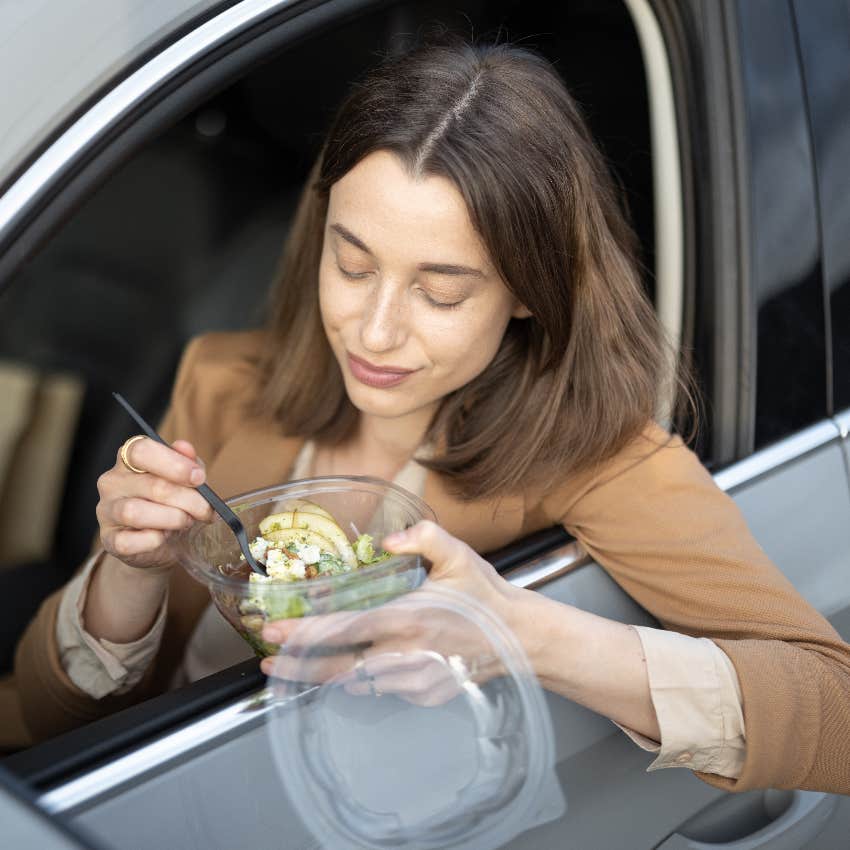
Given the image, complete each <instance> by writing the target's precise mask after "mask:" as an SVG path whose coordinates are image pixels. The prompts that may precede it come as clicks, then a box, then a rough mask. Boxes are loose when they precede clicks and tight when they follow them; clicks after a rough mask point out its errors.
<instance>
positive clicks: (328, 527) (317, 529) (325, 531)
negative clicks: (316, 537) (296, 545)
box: [260, 511, 357, 569]
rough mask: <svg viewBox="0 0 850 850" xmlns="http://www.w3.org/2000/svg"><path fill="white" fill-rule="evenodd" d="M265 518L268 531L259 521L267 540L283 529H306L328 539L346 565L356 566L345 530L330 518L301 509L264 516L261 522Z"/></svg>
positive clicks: (272, 538) (354, 556) (355, 558)
mask: <svg viewBox="0 0 850 850" xmlns="http://www.w3.org/2000/svg"><path fill="white" fill-rule="evenodd" d="M267 520H269V522H268V523H267V528H269V532H264V531H263V523H260V531H263V536H264V537H265V538H267V539H268V540H274V539H275V538H274V537H273V536H272V535H274V534H278V533H279V532H280V531H283V530H285V529H290V528H291V529H296V528H298V529H306V530H308V531H312V532H314V533H316V534H320V535H321V536H322V537H326V538H327V539H328V540H330V541H331V543H332V544H333V548H334V549H336V551H337V553H338V554H339V557H340V558H341V559H342V562H343V563H344V564H345V565H346V566H347V567H349V568H351V569H355V568H356V567H357V557H356V555H355V554H354V549H353V548H352V546H351V543H349V542H348V538H347V537H346V536H345V532H344V531H343V530H342V529H341V528H340V527H339V526H338V525H337V524H336V523H335V522H334V521H333V520H332V519H328V518H327V517H323V516H319V515H318V514H309V513H302V512H301V511H286V512H284V513H282V514H273V515H272V516H270V517H266V519H265V520H263V522H266V521H267ZM331 551H333V549H332V550H331Z"/></svg>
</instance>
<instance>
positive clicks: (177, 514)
mask: <svg viewBox="0 0 850 850" xmlns="http://www.w3.org/2000/svg"><path fill="white" fill-rule="evenodd" d="M109 519H110V520H111V521H112V524H113V525H116V526H121V527H124V528H134V529H155V530H158V531H179V530H181V529H183V528H186V527H187V526H189V525H191V524H192V523H193V522H194V519H195V518H194V517H193V516H192V515H191V514H187V513H186V512H185V511H183V510H181V509H180V508H175V507H172V506H171V505H162V504H158V503H157V502H151V501H148V500H147V499H138V498H134V497H130V498H127V499H116V500H115V501H113V502H111V503H110V505H109Z"/></svg>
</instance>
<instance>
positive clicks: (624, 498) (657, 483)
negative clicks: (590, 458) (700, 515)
mask: <svg viewBox="0 0 850 850" xmlns="http://www.w3.org/2000/svg"><path fill="white" fill-rule="evenodd" d="M704 488H707V489H708V490H709V491H712V492H713V491H716V490H717V488H716V485H715V484H714V481H713V479H712V477H711V475H710V474H709V472H708V471H707V470H706V469H705V467H704V466H703V465H702V463H701V462H700V460H699V458H698V457H697V456H696V455H695V454H694V452H693V451H691V449H690V448H688V446H686V445H685V444H684V442H683V441H682V439H681V437H679V436H678V435H676V434H671V433H669V432H668V431H667V430H666V429H664V428H662V427H661V426H660V425H658V424H657V423H656V422H649V423H647V425H646V427H645V428H644V429H643V431H642V432H641V433H640V434H639V435H638V436H637V437H635V438H634V439H632V440H630V441H629V442H628V443H627V444H626V445H625V446H623V448H621V449H620V450H619V451H618V452H617V453H616V454H615V455H613V456H612V457H610V458H609V459H607V460H606V461H604V462H602V463H600V464H596V465H595V466H593V467H591V468H588V469H586V470H582V471H580V472H578V473H574V474H567V475H565V476H564V477H563V478H562V479H561V480H560V481H559V482H557V483H556V484H555V486H553V487H550V488H548V489H547V491H546V492H544V493H542V494H541V499H540V500H541V502H542V504H543V506H544V509H545V511H546V513H547V515H549V516H550V517H551V518H552V519H554V520H555V521H564V519H565V518H566V517H567V516H569V515H571V514H573V513H575V512H576V511H577V510H578V509H579V508H580V507H581V506H583V505H587V504H590V503H592V502H595V501H596V500H597V499H604V501H605V502H606V503H607V505H608V507H609V508H614V509H616V506H617V505H618V504H625V503H631V502H634V501H636V500H641V499H646V498H648V497H651V496H652V494H655V493H659V492H664V493H665V494H667V495H668V496H669V495H672V494H674V493H675V492H677V491H678V492H679V493H680V494H681V493H682V492H684V491H686V490H687V491H694V490H702V489H704Z"/></svg>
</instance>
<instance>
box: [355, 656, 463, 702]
mask: <svg viewBox="0 0 850 850" xmlns="http://www.w3.org/2000/svg"><path fill="white" fill-rule="evenodd" d="M344 687H345V690H346V691H348V693H350V694H354V695H356V696H368V695H370V694H373V693H374V694H377V695H382V694H392V695H393V696H397V697H400V698H401V699H404V700H406V701H407V702H410V703H414V704H415V705H422V706H434V705H441V704H443V703H445V702H448V701H449V700H450V699H452V698H453V697H455V696H457V695H458V694H459V693H460V691H461V690H462V682H461V681H460V680H459V679H458V677H457V676H456V675H455V674H454V673H453V672H452V670H451V669H449V667H448V666H447V665H445V664H438V663H436V662H435V661H433V660H431V661H429V663H427V664H425V665H419V666H417V667H414V668H409V669H406V670H401V671H395V672H389V673H381V674H377V673H374V674H373V673H371V672H370V676H369V678H368V679H367V680H366V681H363V680H361V679H358V678H355V679H353V680H351V681H346V683H345V685H344Z"/></svg>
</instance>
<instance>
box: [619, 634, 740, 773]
mask: <svg viewBox="0 0 850 850" xmlns="http://www.w3.org/2000/svg"><path fill="white" fill-rule="evenodd" d="M634 628H635V631H636V632H637V633H638V636H639V637H640V641H641V644H642V646H643V652H644V655H645V657H646V667H647V673H648V676H649V689H650V695H651V698H652V704H653V706H654V707H655V712H656V715H657V717H658V727H659V729H660V731H661V742H660V743H659V742H657V741H653V740H651V739H650V738H647V737H646V736H645V735H641V734H639V733H638V732H635V731H634V730H631V729H628V728H626V727H624V726H621V725H620V724H617V725H618V726H619V727H620V729H622V730H623V732H625V733H626V735H628V736H629V738H631V740H632V741H634V743H636V744H637V745H638V746H639V747H641V748H642V749H644V750H647V751H648V752H653V753H656V754H657V757H656V759H655V760H654V761H653V762H652V764H651V765H650V766H649V767H648V768H647V769H648V770H659V769H661V768H665V767H686V768H689V769H691V770H698V771H701V772H703V773H713V774H717V775H719V776H725V777H728V778H730V779H735V778H737V777H738V776H739V775H740V773H741V770H742V768H743V765H744V758H745V756H746V737H745V733H744V716H743V711H742V707H741V703H742V698H741V688H740V684H739V682H738V677H737V674H736V673H735V668H734V667H733V666H732V662H731V661H730V660H729V658H728V656H727V655H726V653H725V652H723V650H722V649H720V647H718V646H717V644H715V643H713V642H712V641H710V640H708V639H707V638H695V637H689V636H687V635H682V634H678V633H677V632H669V631H664V630H662V629H652V628H648V627H645V626H635V627H634Z"/></svg>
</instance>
